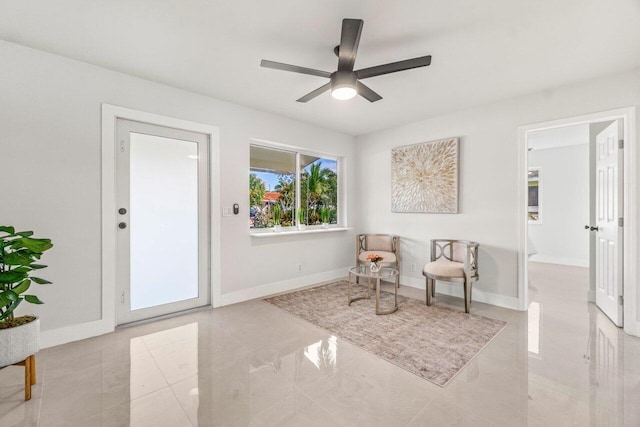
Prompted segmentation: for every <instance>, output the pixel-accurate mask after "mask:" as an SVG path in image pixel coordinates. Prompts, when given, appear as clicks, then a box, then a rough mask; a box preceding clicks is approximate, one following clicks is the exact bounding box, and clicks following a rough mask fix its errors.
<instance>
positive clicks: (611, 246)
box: [595, 121, 623, 326]
mask: <svg viewBox="0 0 640 427" xmlns="http://www.w3.org/2000/svg"><path fill="white" fill-rule="evenodd" d="M622 160H623V158H622V147H621V144H620V143H619V132H618V121H615V122H613V123H612V124H611V125H609V126H608V127H607V128H606V129H604V130H603V131H602V132H600V133H599V134H598V135H597V136H596V204H597V206H596V219H597V221H596V226H597V229H596V230H595V232H596V266H595V268H596V305H597V306H598V307H599V308H600V309H601V310H602V311H603V312H604V313H605V314H606V315H607V316H608V317H609V318H610V319H611V320H612V321H613V323H615V324H616V325H617V326H622V320H623V319H622V289H623V288H622V278H623V275H622V271H623V270H622V261H623V256H622V254H623V252H622V251H623V242H622V218H621V217H622V212H623V208H622V206H623V200H622V189H623V183H622V178H623V173H622V164H623V163H622Z"/></svg>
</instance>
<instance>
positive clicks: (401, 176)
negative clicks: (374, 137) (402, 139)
mask: <svg viewBox="0 0 640 427" xmlns="http://www.w3.org/2000/svg"><path fill="white" fill-rule="evenodd" d="M391 211H392V212H421V213H457V212H458V138H449V139H441V140H439V141H431V142H424V143H421V144H414V145H405V146H403V147H396V148H393V149H392V150H391Z"/></svg>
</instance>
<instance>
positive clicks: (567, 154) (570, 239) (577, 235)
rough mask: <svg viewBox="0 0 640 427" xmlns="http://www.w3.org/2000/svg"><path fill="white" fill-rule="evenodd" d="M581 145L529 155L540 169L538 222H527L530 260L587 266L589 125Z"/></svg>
mask: <svg viewBox="0 0 640 427" xmlns="http://www.w3.org/2000/svg"><path fill="white" fill-rule="evenodd" d="M584 130H585V132H584V143H583V144H581V145H571V146H565V147H559V148H549V149H543V150H535V149H534V150H533V151H530V152H529V167H534V168H539V169H540V172H539V173H540V182H541V187H540V199H539V203H540V209H541V219H542V221H541V222H540V223H529V237H530V238H531V242H532V243H533V245H534V247H535V248H536V251H537V253H536V254H535V255H533V256H531V258H530V260H531V261H539V262H550V263H555V264H566V265H576V266H579V267H589V231H587V230H585V229H584V226H585V224H588V223H589V126H588V125H584Z"/></svg>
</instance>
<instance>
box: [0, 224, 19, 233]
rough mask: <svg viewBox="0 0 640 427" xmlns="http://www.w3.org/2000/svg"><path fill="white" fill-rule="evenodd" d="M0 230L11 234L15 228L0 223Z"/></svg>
mask: <svg viewBox="0 0 640 427" xmlns="http://www.w3.org/2000/svg"><path fill="white" fill-rule="evenodd" d="M0 231H3V232H5V233H9V234H13V233H15V232H16V229H15V228H13V227H11V226H8V225H0Z"/></svg>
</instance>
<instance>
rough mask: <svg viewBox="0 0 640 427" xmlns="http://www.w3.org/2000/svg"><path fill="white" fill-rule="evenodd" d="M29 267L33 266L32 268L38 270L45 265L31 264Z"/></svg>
mask: <svg viewBox="0 0 640 427" xmlns="http://www.w3.org/2000/svg"><path fill="white" fill-rule="evenodd" d="M29 267H31V268H33V269H34V270H40V269H41V268H47V266H46V265H44V264H31V265H30V266H29Z"/></svg>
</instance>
